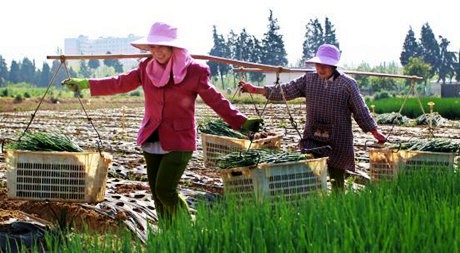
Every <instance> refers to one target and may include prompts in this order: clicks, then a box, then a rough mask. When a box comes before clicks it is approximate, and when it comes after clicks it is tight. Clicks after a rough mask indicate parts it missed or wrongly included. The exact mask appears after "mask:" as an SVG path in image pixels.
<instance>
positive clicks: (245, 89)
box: [238, 81, 257, 93]
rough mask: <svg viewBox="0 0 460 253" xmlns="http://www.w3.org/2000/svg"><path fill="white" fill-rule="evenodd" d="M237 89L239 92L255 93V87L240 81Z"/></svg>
mask: <svg viewBox="0 0 460 253" xmlns="http://www.w3.org/2000/svg"><path fill="white" fill-rule="evenodd" d="M238 88H240V90H241V92H243V93H245V92H247V93H257V87H256V86H254V85H252V84H250V83H247V82H245V81H240V82H239V83H238Z"/></svg>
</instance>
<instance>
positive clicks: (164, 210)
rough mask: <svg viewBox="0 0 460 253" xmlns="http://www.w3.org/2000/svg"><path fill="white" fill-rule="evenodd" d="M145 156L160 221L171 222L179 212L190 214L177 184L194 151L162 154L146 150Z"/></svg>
mask: <svg viewBox="0 0 460 253" xmlns="http://www.w3.org/2000/svg"><path fill="white" fill-rule="evenodd" d="M144 158H145V162H146V164H147V177H148V180H149V185H150V190H151V191H152V199H153V201H154V203H155V208H156V211H157V215H158V219H159V221H160V222H163V221H164V222H166V223H167V224H169V223H170V222H171V221H172V219H173V218H174V216H175V215H176V214H177V212H184V213H186V214H187V215H190V214H189V213H188V205H187V202H186V201H185V199H183V198H182V197H181V196H180V194H179V192H178V191H177V186H178V185H179V180H180V179H181V177H182V174H183V173H184V171H185V169H186V167H187V164H188V162H189V161H190V159H192V152H191V151H188V152H179V151H174V152H170V153H167V154H162V155H158V154H149V153H146V152H144ZM162 220H163V221H162Z"/></svg>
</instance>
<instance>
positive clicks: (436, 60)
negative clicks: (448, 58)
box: [420, 23, 441, 78]
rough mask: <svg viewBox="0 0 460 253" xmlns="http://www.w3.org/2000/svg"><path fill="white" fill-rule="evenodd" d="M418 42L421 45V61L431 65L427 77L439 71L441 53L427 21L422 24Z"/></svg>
mask: <svg viewBox="0 0 460 253" xmlns="http://www.w3.org/2000/svg"><path fill="white" fill-rule="evenodd" d="M420 42H421V46H422V58H423V61H424V62H426V63H428V64H430V66H431V70H430V73H429V78H431V77H433V76H434V75H435V73H437V72H438V71H439V66H440V58H441V57H440V56H441V55H440V52H439V45H438V42H437V41H436V38H435V37H434V34H433V31H432V30H431V28H430V25H428V23H426V24H424V25H423V26H422V30H421V37H420Z"/></svg>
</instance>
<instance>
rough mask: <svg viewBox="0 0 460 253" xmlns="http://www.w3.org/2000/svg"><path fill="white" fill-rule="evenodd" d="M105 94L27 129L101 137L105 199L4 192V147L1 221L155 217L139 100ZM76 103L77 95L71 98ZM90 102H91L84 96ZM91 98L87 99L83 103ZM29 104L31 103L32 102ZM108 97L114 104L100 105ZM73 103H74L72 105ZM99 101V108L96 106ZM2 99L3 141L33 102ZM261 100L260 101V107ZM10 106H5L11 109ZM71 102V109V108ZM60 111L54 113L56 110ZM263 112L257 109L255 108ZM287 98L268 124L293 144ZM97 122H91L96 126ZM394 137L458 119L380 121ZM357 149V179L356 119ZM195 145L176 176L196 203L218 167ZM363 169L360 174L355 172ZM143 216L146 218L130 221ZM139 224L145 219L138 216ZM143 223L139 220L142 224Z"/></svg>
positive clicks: (91, 222) (457, 126)
mask: <svg viewBox="0 0 460 253" xmlns="http://www.w3.org/2000/svg"><path fill="white" fill-rule="evenodd" d="M106 99H107V98H104V99H100V100H99V99H98V98H92V99H91V100H85V102H84V103H83V105H84V106H88V108H85V109H86V111H87V113H88V117H86V115H85V114H84V112H83V111H82V110H80V109H78V108H77V109H74V108H73V107H74V106H75V105H74V104H72V102H69V101H67V102H65V101H62V102H61V103H53V105H49V107H48V108H47V109H43V110H39V111H38V112H37V114H36V115H35V117H34V118H33V121H32V123H31V124H30V130H31V131H33V130H40V129H46V130H50V129H51V130H52V129H57V130H60V131H62V132H64V133H65V134H66V135H69V136H72V138H73V139H74V141H75V142H76V143H77V144H79V145H80V146H81V147H83V148H84V149H91V150H95V149H97V144H96V143H97V141H98V134H99V135H100V136H101V139H100V141H101V143H102V149H103V150H104V151H106V152H109V153H111V154H112V155H113V157H114V160H113V164H112V165H111V166H110V168H109V174H108V175H109V176H108V181H107V187H106V198H105V200H104V201H103V202H101V203H96V204H82V203H69V202H47V201H31V200H17V199H12V198H9V197H8V191H7V187H6V186H7V177H6V164H5V157H4V152H3V145H2V153H1V154H0V180H1V181H0V224H6V223H8V222H11V221H15V220H18V221H31V220H34V221H39V222H41V223H42V224H50V225H53V226H68V227H71V229H73V230H76V231H81V230H83V229H89V230H90V231H93V232H95V233H103V232H107V231H108V230H114V231H115V230H117V229H118V228H119V227H120V226H128V227H131V229H132V230H136V231H137V233H138V234H139V236H145V231H142V229H145V224H146V223H149V224H155V223H156V220H157V219H156V214H155V212H154V209H155V208H154V205H153V203H152V201H151V198H150V195H149V194H150V189H149V186H148V184H147V180H146V172H145V167H144V161H143V157H142V153H141V151H140V149H139V147H137V146H136V145H135V139H136V134H137V129H138V126H139V123H140V121H141V119H142V115H143V107H142V102H141V101H140V102H139V101H137V102H136V101H135V100H129V101H128V100H127V101H125V102H126V103H124V102H123V101H121V102H120V101H119V100H116V101H115V102H113V103H107V100H106ZM72 101H73V102H75V100H72ZM88 101H89V102H88ZM88 103H89V104H88ZM31 104H33V103H31ZM104 104H111V106H110V107H111V108H109V107H103V108H102V106H103V105H104ZM70 105H71V106H70ZM96 105H97V107H96ZM13 107H14V105H11V106H8V105H7V104H5V103H4V105H3V108H4V109H5V110H4V112H0V140H1V141H2V143H8V142H9V141H11V139H13V138H14V137H15V136H18V135H19V134H20V133H22V131H24V129H25V127H26V126H27V124H28V123H29V122H30V120H31V110H33V109H31V108H30V105H29V107H27V106H25V105H22V107H21V105H16V108H23V109H25V110H14V109H11V108H13ZM237 107H238V108H239V109H240V110H241V111H242V112H244V113H246V114H248V115H256V112H255V109H254V105H237ZM260 107H261V106H260ZM8 108H9V109H8ZM69 109H72V110H69ZM57 111H59V112H57ZM259 111H260V110H259ZM286 112H287V110H286V105H284V104H280V105H269V107H268V108H267V110H266V113H265V115H263V118H264V121H265V128H266V129H265V130H266V131H268V132H277V133H282V134H283V139H282V148H283V149H296V148H297V142H298V140H299V136H298V133H297V131H296V129H295V128H293V127H292V125H291V122H290V116H289V115H288V114H287V113H286ZM289 112H290V113H291V115H292V117H293V119H294V121H295V122H296V123H297V125H298V126H299V127H300V129H299V130H300V131H302V126H303V124H304V111H303V106H302V105H290V109H289ZM208 117H215V114H214V112H213V111H212V110H211V109H209V108H208V107H206V106H204V105H198V107H197V121H200V120H202V119H205V118H208ZM93 125H94V127H93ZM379 128H380V129H381V130H382V132H383V133H384V134H386V135H389V134H390V135H391V139H392V140H408V139H411V138H428V137H430V136H431V135H432V134H433V133H434V134H435V135H436V136H437V137H447V138H450V139H453V140H460V123H459V122H456V121H448V122H447V123H446V124H445V125H443V126H437V127H436V128H435V129H431V130H430V129H428V127H427V126H415V127H401V126H379ZM354 134H355V150H356V159H357V161H358V163H357V170H358V172H360V173H358V174H356V175H353V176H355V177H357V180H356V182H358V183H359V182H362V184H365V183H366V182H367V181H368V178H367V177H366V173H367V169H368V166H369V158H368V155H367V152H366V145H367V144H368V143H373V142H374V140H373V137H372V136H371V135H370V134H368V133H363V132H362V131H361V130H360V129H359V128H358V126H357V125H356V124H355V123H354ZM198 138H199V139H198V150H197V151H195V152H194V154H193V158H192V161H191V162H190V164H189V166H188V168H187V170H186V173H184V176H183V178H182V180H181V182H180V189H179V190H180V191H181V193H182V194H183V195H185V196H186V198H187V201H188V202H189V204H190V205H191V207H192V208H193V207H194V203H196V202H197V201H199V200H200V199H203V198H205V199H207V200H210V201H212V199H213V198H214V197H215V196H218V195H222V194H223V183H222V179H221V174H220V172H219V170H218V169H216V168H206V167H205V166H204V164H203V150H202V145H201V138H200V137H198ZM359 175H364V176H359ZM139 218H140V219H141V220H142V219H143V220H144V221H146V223H145V224H139V222H138V223H136V222H134V221H135V220H136V219H139ZM141 223H142V222H141ZM143 226H144V227H143Z"/></svg>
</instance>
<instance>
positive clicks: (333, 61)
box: [305, 44, 340, 67]
mask: <svg viewBox="0 0 460 253" xmlns="http://www.w3.org/2000/svg"><path fill="white" fill-rule="evenodd" d="M339 60H340V50H339V49H338V48H337V47H336V46H334V45H331V44H323V45H321V46H319V48H318V50H317V51H316V56H315V57H313V58H311V59H309V60H307V61H305V63H320V64H324V65H330V66H335V67H337V64H338V63H339Z"/></svg>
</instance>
